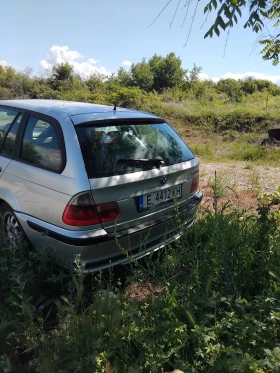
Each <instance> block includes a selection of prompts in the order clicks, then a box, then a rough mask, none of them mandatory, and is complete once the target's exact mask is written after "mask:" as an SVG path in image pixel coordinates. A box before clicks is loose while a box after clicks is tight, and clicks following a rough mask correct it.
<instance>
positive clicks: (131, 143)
mask: <svg viewBox="0 0 280 373" xmlns="http://www.w3.org/2000/svg"><path fill="white" fill-rule="evenodd" d="M112 122H113V121H112ZM110 124H111V123H109V125H108V123H106V126H99V125H97V124H94V125H89V124H83V125H79V126H76V132H77V136H78V139H79V143H80V147H81V150H82V155H83V158H84V162H85V166H86V170H87V174H88V177H89V178H90V179H91V178H100V177H105V176H114V175H123V174H127V173H133V172H137V171H144V170H148V169H152V168H154V167H157V168H160V167H165V166H170V165H174V164H177V163H181V162H185V161H188V160H190V159H192V158H194V155H193V153H192V152H191V151H190V149H189V148H188V146H187V145H186V144H185V143H184V141H183V140H182V139H181V138H180V136H178V135H177V133H176V132H175V131H174V130H173V129H172V128H171V127H170V126H169V125H168V124H167V123H156V124H139V123H138V124H133V122H132V123H127V122H125V123H123V124H121V123H119V122H118V123H117V124H118V125H114V124H115V123H112V124H111V125H110Z"/></svg>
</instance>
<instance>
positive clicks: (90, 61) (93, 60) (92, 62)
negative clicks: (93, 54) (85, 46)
mask: <svg viewBox="0 0 280 373" xmlns="http://www.w3.org/2000/svg"><path fill="white" fill-rule="evenodd" d="M87 62H88V63H90V64H91V65H96V64H97V62H100V60H95V59H94V58H89V59H88V60H87Z"/></svg>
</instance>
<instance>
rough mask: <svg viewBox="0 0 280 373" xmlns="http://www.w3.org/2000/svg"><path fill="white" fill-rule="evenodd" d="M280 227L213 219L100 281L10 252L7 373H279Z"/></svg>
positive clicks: (1, 316)
mask: <svg viewBox="0 0 280 373" xmlns="http://www.w3.org/2000/svg"><path fill="white" fill-rule="evenodd" d="M277 219H278V218H277V215H276V214H275V215H272V214H271V213H270V210H269V207H267V206H263V207H261V208H260V209H259V215H258V216H255V215H254V216H251V215H248V214H246V213H245V212H243V211H239V210H231V209H226V208H225V207H223V208H222V209H221V210H217V211H216V213H213V212H211V211H210V210H207V211H204V212H201V215H200V219H199V220H198V221H197V223H196V224H195V225H194V226H193V227H192V228H191V229H190V230H188V231H187V232H185V234H184V235H183V237H182V239H181V241H180V242H179V243H178V244H177V245H174V246H173V247H166V248H165V249H163V250H161V251H160V252H159V253H158V254H157V255H153V256H149V257H147V258H145V259H144V260H142V261H138V262H136V263H134V262H133V261H132V262H131V264H130V265H128V266H127V267H126V269H125V271H124V269H122V271H120V270H118V269H115V270H114V271H103V273H100V274H97V275H96V276H91V275H87V276H84V275H83V273H82V267H81V265H80V264H79V262H78V261H77V264H76V265H77V270H76V271H70V270H66V269H61V268H60V267H59V266H57V264H56V261H55V258H54V256H53V255H52V253H51V252H50V251H46V252H45V253H43V254H42V255H39V254H37V253H34V252H32V251H30V250H29V248H27V247H22V246H20V245H19V246H15V247H13V248H12V249H9V250H7V248H6V246H5V243H3V242H2V244H1V246H0V247H1V249H0V253H1V255H0V256H1V257H2V258H3V259H2V261H1V264H0V302H1V303H0V310H1V312H0V339H1V344H0V371H3V372H24V371H28V372H44V373H52V372H55V373H56V372H61V373H62V372H83V373H87V372H107V373H109V372H112V373H113V372H116V373H117V372H121V373H125V372H128V373H131V372H139V373H140V372H144V373H145V372H147V373H148V372H159V373H161V372H162V371H163V372H167V371H172V370H173V369H175V368H177V369H181V370H182V371H184V372H193V373H194V372H230V371H234V372H256V373H261V372H277V371H278V369H279V362H280V350H279V348H278V346H279V342H280V333H279V321H280V301H279V299H280V298H279V295H280V272H279V268H280V231H279V221H277ZM119 276H121V278H120V279H119ZM127 283H128V284H130V283H131V284H134V286H136V287H137V288H138V289H140V291H143V292H146V293H147V294H148V295H147V296H146V297H144V298H143V299H137V298H136V299H135V298H133V297H131V296H129V293H127V291H126V286H127ZM147 284H150V285H152V284H153V285H154V286H157V288H158V289H159V291H158V292H157V293H154V292H151V291H148V290H149V289H150V288H151V286H150V287H148V285H147ZM141 289H142V290H141ZM49 300H51V301H50V302H49V304H48V301H49ZM42 304H45V308H44V309H42V307H41V308H40V306H41V305H42ZM27 365H28V367H29V368H28V370H27Z"/></svg>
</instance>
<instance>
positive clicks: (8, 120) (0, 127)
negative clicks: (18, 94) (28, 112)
mask: <svg viewBox="0 0 280 373" xmlns="http://www.w3.org/2000/svg"><path fill="white" fill-rule="evenodd" d="M17 115H18V112H17V111H15V110H10V109H4V108H0V149H1V148H2V145H3V143H4V140H5V138H6V136H7V132H8V131H9V129H10V127H11V125H12V123H13V121H14V120H15V118H16V116H17Z"/></svg>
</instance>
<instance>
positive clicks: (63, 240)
mask: <svg viewBox="0 0 280 373" xmlns="http://www.w3.org/2000/svg"><path fill="white" fill-rule="evenodd" d="M201 200H202V193H201V192H198V193H197V194H196V195H195V196H194V198H193V199H192V201H191V202H189V203H187V204H186V205H185V206H184V207H183V208H180V210H179V211H178V212H177V214H176V216H175V217H174V216H173V217H166V216H163V217H160V218H157V219H154V220H150V221H148V222H147V223H145V224H141V225H138V226H134V227H132V228H129V229H127V230H123V231H121V232H118V233H117V236H116V237H115V236H113V235H110V234H108V233H107V232H106V231H105V230H104V229H96V230H90V231H85V230H83V231H71V230H67V229H64V228H60V227H57V226H54V225H52V224H49V223H46V222H44V221H41V220H38V219H36V218H34V217H31V216H29V215H26V214H23V213H16V215H17V218H18V220H19V222H20V224H21V226H22V227H23V229H24V231H25V233H26V235H27V237H28V238H29V240H30V241H31V243H32V245H33V246H34V247H35V248H36V249H37V250H40V249H42V248H44V247H51V248H53V249H54V250H55V252H56V254H57V256H58V257H59V258H61V259H63V260H65V259H66V260H67V261H71V262H72V261H73V259H74V257H75V255H77V254H80V258H81V260H82V262H83V263H84V264H85V272H93V271H98V270H101V269H104V268H108V267H110V266H113V265H116V264H120V263H126V262H128V261H129V258H130V257H131V255H133V258H135V259H139V258H141V257H143V256H145V255H147V254H149V253H151V252H154V251H156V250H158V249H160V248H161V247H163V246H165V245H167V244H170V243H171V242H173V241H175V240H177V239H178V238H179V237H180V236H181V234H182V230H183V228H184V227H189V226H191V225H192V224H193V222H194V219H195V217H196V214H197V209H198V207H199V205H200V203H201Z"/></svg>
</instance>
